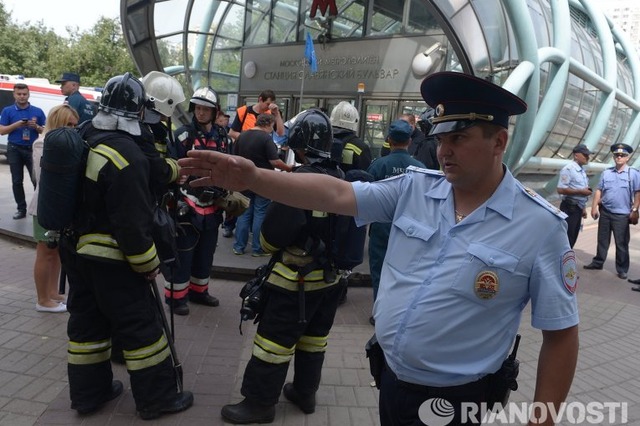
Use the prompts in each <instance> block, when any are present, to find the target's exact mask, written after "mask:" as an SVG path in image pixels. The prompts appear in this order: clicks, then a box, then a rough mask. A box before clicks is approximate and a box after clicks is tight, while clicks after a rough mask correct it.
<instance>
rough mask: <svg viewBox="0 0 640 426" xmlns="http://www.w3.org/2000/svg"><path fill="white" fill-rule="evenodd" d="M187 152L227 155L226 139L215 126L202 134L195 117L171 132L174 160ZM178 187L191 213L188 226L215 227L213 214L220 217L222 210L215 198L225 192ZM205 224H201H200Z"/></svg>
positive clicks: (220, 129) (213, 189) (218, 127)
mask: <svg viewBox="0 0 640 426" xmlns="http://www.w3.org/2000/svg"><path fill="white" fill-rule="evenodd" d="M191 149H205V150H211V151H219V152H225V153H226V152H227V136H226V132H225V130H224V129H223V128H222V127H221V126H218V125H217V124H215V123H212V127H211V130H210V131H206V130H205V129H204V127H203V126H201V125H200V124H199V123H198V122H197V121H196V120H195V118H194V119H193V120H192V121H191V123H189V124H187V125H184V126H182V127H180V128H179V129H178V130H176V132H175V141H174V146H173V147H172V148H171V151H172V153H173V155H175V156H176V158H184V157H186V156H187V152H188V151H189V150H191ZM191 180H192V178H189V179H188V180H187V183H186V184H185V185H183V186H182V188H181V192H182V194H183V196H184V201H185V202H186V203H187V204H188V205H189V207H190V208H191V211H192V212H193V213H195V217H192V218H191V219H192V223H194V224H195V225H197V226H198V228H201V226H200V225H205V226H214V225H215V226H217V225H216V224H214V223H213V222H212V220H216V221H217V220H219V218H215V219H214V218H213V215H214V214H217V215H218V216H219V215H220V214H222V209H221V208H220V207H218V206H217V205H216V204H215V200H216V199H217V198H221V197H224V196H225V195H226V194H227V193H226V191H225V190H223V189H221V188H217V187H199V188H192V187H191V186H190V185H189V182H190V181H191ZM202 222H205V223H202Z"/></svg>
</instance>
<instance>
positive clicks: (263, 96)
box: [258, 89, 276, 102]
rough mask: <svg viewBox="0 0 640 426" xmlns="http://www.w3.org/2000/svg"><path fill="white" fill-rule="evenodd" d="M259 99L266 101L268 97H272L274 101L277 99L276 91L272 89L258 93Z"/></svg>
mask: <svg viewBox="0 0 640 426" xmlns="http://www.w3.org/2000/svg"><path fill="white" fill-rule="evenodd" d="M258 99H262V101H263V102H264V101H266V100H267V99H271V100H272V101H275V100H276V93H275V92H274V91H273V90H271V89H267V90H263V91H262V92H260V94H259V95H258Z"/></svg>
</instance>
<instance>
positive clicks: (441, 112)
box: [436, 104, 444, 117]
mask: <svg viewBox="0 0 640 426" xmlns="http://www.w3.org/2000/svg"><path fill="white" fill-rule="evenodd" d="M443 115H444V105H442V104H438V106H436V117H442V116H443Z"/></svg>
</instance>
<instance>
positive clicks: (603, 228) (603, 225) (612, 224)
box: [591, 206, 630, 274]
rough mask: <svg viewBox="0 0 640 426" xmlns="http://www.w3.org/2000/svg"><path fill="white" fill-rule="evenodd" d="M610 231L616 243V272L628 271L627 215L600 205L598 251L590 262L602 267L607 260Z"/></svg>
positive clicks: (628, 236) (628, 237)
mask: <svg viewBox="0 0 640 426" xmlns="http://www.w3.org/2000/svg"><path fill="white" fill-rule="evenodd" d="M612 233H613V239H614V241H615V243H616V272H618V273H621V272H624V273H625V274H626V273H627V272H628V271H629V239H630V235H629V215H626V214H616V213H611V212H610V211H609V210H607V209H605V208H604V207H602V206H600V219H599V220H598V251H597V252H596V256H595V257H594V258H593V260H592V261H591V263H593V264H594V265H596V266H598V267H602V265H603V264H604V261H605V260H607V252H608V251H609V244H611V234H612Z"/></svg>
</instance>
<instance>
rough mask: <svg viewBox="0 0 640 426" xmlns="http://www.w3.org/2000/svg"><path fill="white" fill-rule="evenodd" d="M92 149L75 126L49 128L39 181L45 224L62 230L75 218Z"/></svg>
mask: <svg viewBox="0 0 640 426" xmlns="http://www.w3.org/2000/svg"><path fill="white" fill-rule="evenodd" d="M88 153H89V145H88V144H87V142H85V141H84V140H83V139H82V137H81V136H80V134H79V133H78V132H77V131H76V130H75V129H71V128H68V127H61V128H58V129H54V130H51V131H50V132H47V134H46V136H45V138H44V147H43V151H42V158H41V159H40V168H41V170H42V171H41V173H40V182H38V186H39V189H38V211H37V217H38V222H39V223H40V225H41V226H42V227H43V228H45V229H48V230H52V231H61V230H63V229H64V228H66V227H68V226H70V225H71V223H72V222H73V219H74V215H75V212H76V210H77V207H78V200H79V199H80V191H81V188H82V177H83V175H84V171H85V165H86V163H87V155H88Z"/></svg>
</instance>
